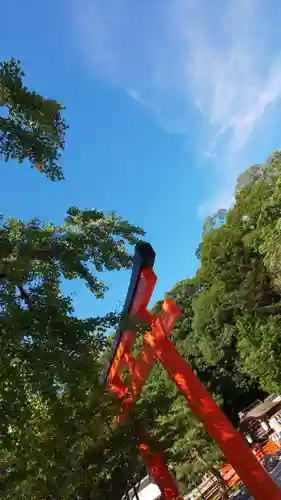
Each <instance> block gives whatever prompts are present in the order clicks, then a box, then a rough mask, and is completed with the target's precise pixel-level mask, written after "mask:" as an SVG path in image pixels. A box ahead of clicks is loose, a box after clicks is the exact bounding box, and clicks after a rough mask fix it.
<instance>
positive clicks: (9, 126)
mask: <svg viewBox="0 0 281 500" xmlns="http://www.w3.org/2000/svg"><path fill="white" fill-rule="evenodd" d="M23 78H24V73H23V71H22V69H21V65H20V62H19V61H18V62H16V61H15V59H11V60H10V61H4V62H2V63H0V107H1V108H2V110H3V113H2V116H0V155H2V156H3V158H4V159H5V160H6V161H8V160H10V159H12V158H14V159H16V160H18V161H19V162H21V163H22V162H23V161H24V160H25V159H28V160H29V161H30V162H31V165H32V166H34V167H36V168H37V170H40V171H42V172H44V173H45V174H46V175H47V176H48V177H49V178H50V179H51V180H60V179H62V178H63V173H62V169H61V167H60V166H59V164H58V160H59V157H60V152H61V150H62V149H63V148H64V137H65V131H66V128H67V127H66V124H65V121H64V119H63V118H62V116H61V111H62V110H63V107H62V106H61V105H60V104H59V103H58V102H57V101H55V100H53V99H44V98H43V97H42V96H41V95H40V94H37V93H36V92H34V91H30V90H28V89H27V87H25V86H24V84H23Z"/></svg>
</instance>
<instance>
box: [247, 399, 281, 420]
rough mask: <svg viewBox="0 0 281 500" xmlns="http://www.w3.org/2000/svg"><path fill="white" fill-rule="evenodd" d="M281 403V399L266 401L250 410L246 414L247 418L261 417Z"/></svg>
mask: <svg viewBox="0 0 281 500" xmlns="http://www.w3.org/2000/svg"><path fill="white" fill-rule="evenodd" d="M277 405H280V401H270V400H268V401H264V402H263V403H261V404H259V405H258V406H256V407H255V408H253V409H252V410H250V411H248V412H247V413H246V415H245V418H246V419H248V418H260V417H263V416H264V415H265V414H266V413H268V412H269V411H270V410H271V409H272V408H274V407H275V406H277Z"/></svg>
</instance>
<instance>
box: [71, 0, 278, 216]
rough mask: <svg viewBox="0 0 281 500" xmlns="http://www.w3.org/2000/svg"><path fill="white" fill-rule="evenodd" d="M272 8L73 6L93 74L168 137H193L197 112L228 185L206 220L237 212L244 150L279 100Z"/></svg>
mask: <svg viewBox="0 0 281 500" xmlns="http://www.w3.org/2000/svg"><path fill="white" fill-rule="evenodd" d="M270 3H271V2H270V0H269V1H268V2H266V1H265V0H235V1H231V0H218V1H217V2H210V1H209V0H154V1H153V2H151V1H149V0H142V1H141V2H133V1H132V0H118V2H116V1H115V0H87V1H86V2H83V9H82V8H81V3H80V2H78V0H73V6H74V11H73V12H75V16H73V20H74V22H75V25H76V27H77V28H78V29H79V30H80V31H79V33H80V35H79V40H80V42H81V46H82V48H83V50H84V53H85V56H86V58H87V59H88V61H89V62H90V63H91V64H92V65H93V67H94V70H95V72H97V73H99V74H100V75H102V76H103V77H106V78H108V79H110V80H111V81H112V83H113V84H115V85H117V86H120V87H121V88H123V89H124V90H125V91H126V92H127V93H128V94H129V95H130V96H131V97H132V98H133V99H135V100H136V101H138V102H139V103H140V104H141V105H143V104H145V105H146V106H148V107H149V108H150V109H151V111H152V112H153V113H154V114H155V116H156V117H157V118H158V119H159V120H160V121H161V123H162V124H163V125H164V126H165V128H166V129H167V130H168V131H169V132H173V133H182V134H187V133H188V130H189V128H190V123H189V120H188V117H189V114H190V110H191V108H192V107H194V106H195V107H196V108H197V109H198V112H200V114H201V117H202V127H203V129H204V134H203V140H202V137H201V136H200V137H198V148H200V150H201V151H202V159H203V157H205V159H206V157H208V159H209V161H210V163H211V164H213V165H214V170H213V175H214V178H215V177H217V178H218V177H220V178H221V182H220V183H219V184H218V183H214V184H216V185H217V187H216V188H215V192H214V194H210V200H207V201H206V202H205V203H204V202H203V203H202V204H201V206H200V213H201V214H205V212H209V211H210V210H211V209H216V208H220V206H221V205H220V204H221V203H224V204H229V203H230V202H231V199H232V193H233V185H234V181H235V177H236V175H237V173H238V172H239V170H240V169H241V167H245V166H246V165H245V164H244V163H243V154H244V152H245V150H246V149H247V145H248V144H249V141H250V140H252V138H253V134H254V132H255V129H256V126H257V124H260V123H261V121H262V120H263V119H264V117H265V115H266V112H267V111H268V110H269V109H270V106H272V105H273V104H274V103H276V102H278V99H279V98H280V95H281V56H280V53H279V52H278V51H276V46H278V42H280V41H281V38H279V39H278V29H279V27H278V23H277V24H276V23H274V13H272V12H271V13H270V6H269V4H270ZM273 3H274V4H275V15H276V16H277V17H278V14H279V16H280V13H281V11H280V9H279V12H277V11H278V8H277V3H276V2H273ZM273 3H272V5H273ZM274 27H275V28H274ZM272 109H273V108H272ZM241 162H242V163H241Z"/></svg>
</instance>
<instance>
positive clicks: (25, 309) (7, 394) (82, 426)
mask: <svg viewBox="0 0 281 500" xmlns="http://www.w3.org/2000/svg"><path fill="white" fill-rule="evenodd" d="M22 77H23V73H22V71H21V69H20V65H19V64H18V63H16V62H15V61H14V60H11V61H10V62H4V63H2V64H1V65H0V104H1V105H2V106H4V107H6V111H8V112H7V113H6V114H7V116H5V117H3V118H1V119H0V131H1V135H0V153H2V155H3V156H4V159H5V160H8V159H10V158H15V159H17V160H18V161H23V160H24V159H27V160H29V161H30V162H31V164H32V165H34V166H37V167H38V164H40V165H41V166H40V170H42V172H43V173H45V174H46V176H47V177H49V178H50V179H52V180H55V179H57V180H59V179H62V177H63V174H62V171H61V169H60V167H59V165H58V163H57V161H58V158H59V154H60V150H61V149H62V148H63V144H64V132H65V130H66V125H65V122H64V119H63V118H62V117H61V115H60V112H61V110H62V108H61V106H60V105H59V104H58V103H57V102H56V101H54V100H49V99H43V98H42V97H41V96H40V95H39V94H37V93H35V92H30V91H29V90H28V89H27V88H25V87H24V86H23V84H22ZM143 234H144V232H143V230H142V229H140V228H139V227H136V226H134V225H131V224H130V223H129V222H127V221H126V220H123V219H122V218H121V217H119V216H118V215H116V214H115V213H109V214H107V215H106V214H104V213H103V212H101V211H98V210H95V209H92V210H80V209H78V208H77V207H71V208H70V209H69V210H68V211H67V215H66V217H65V219H64V222H63V223H62V224H61V225H56V224H54V223H51V222H50V223H43V222H40V221H39V220H38V219H37V218H34V219H32V220H30V221H29V222H24V221H21V220H20V219H6V218H4V216H2V217H1V220H0V242H1V245H0V353H1V370H0V467H1V468H0V490H1V498H3V499H10V498H11V499H12V498H13V499H17V498H18V499H21V498H26V499H29V498H30V499H33V498H34V499H36V498H53V499H54V498H60V499H64V498H65V499H69V498H75V499H76V498H77V499H78V498H83V499H86V498H87V499H88V498H94V499H99V498H100V499H104V498H108V499H110V498H112V499H115V498H116V492H117V495H118V492H120V495H121V494H122V493H123V492H124V491H125V489H126V488H127V487H128V484H129V483H130V481H131V480H133V479H135V478H136V477H137V475H138V473H139V472H140V471H141V470H142V465H141V463H140V461H139V459H138V458H137V453H136V447H135V443H134V441H133V440H132V437H131V435H129V433H128V428H124V427H123V428H120V429H118V428H116V426H115V423H114V415H115V412H116V407H115V402H113V401H112V400H111V399H110V398H109V397H108V395H107V394H106V392H105V388H104V387H102V386H101V385H100V382H99V377H100V372H101V370H102V368H103V367H102V353H103V352H104V350H105V348H106V345H107V339H106V336H105V333H106V331H107V330H108V328H112V327H113V326H115V325H116V321H117V318H116V315H115V314H113V313H110V314H108V315H107V316H105V317H90V318H79V317H77V316H76V314H75V311H74V309H73V306H72V301H71V298H70V297H68V296H67V295H65V294H64V293H63V290H62V282H63V281H65V280H76V279H80V280H82V281H83V282H84V283H85V286H87V287H88V288H89V289H90V291H91V292H92V294H93V297H96V298H102V297H103V295H104V293H105V292H106V285H105V284H104V283H103V282H102V281H101V278H100V276H101V273H102V271H111V270H119V269H126V268H130V266H131V253H129V252H128V248H129V247H130V245H134V244H135V243H136V242H137V240H138V238H139V237H141V236H143Z"/></svg>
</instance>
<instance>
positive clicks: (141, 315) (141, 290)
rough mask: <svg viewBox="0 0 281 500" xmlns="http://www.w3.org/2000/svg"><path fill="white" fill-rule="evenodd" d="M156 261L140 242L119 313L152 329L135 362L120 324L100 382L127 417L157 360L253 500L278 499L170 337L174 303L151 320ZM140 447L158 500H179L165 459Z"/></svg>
mask: <svg viewBox="0 0 281 500" xmlns="http://www.w3.org/2000/svg"><path fill="white" fill-rule="evenodd" d="M154 259H155V253H154V251H153V249H152V247H151V245H150V244H148V243H141V244H139V245H137V246H136V252H135V257H134V266H133V271H132V276H131V281H130V285H129V290H128V294H127V298H126V301H125V306H124V310H123V317H124V318H126V317H127V318H131V319H133V318H137V319H139V320H142V321H145V322H146V323H149V324H150V326H151V330H150V331H148V332H146V333H145V334H144V343H143V348H142V351H141V352H140V353H139V355H138V357H137V359H136V358H134V357H133V355H132V347H133V344H134V341H135V338H136V332H134V331H133V330H128V331H127V330H126V331H123V330H122V322H121V326H120V328H119V329H118V331H117V333H116V336H115V339H114V342H113V346H112V351H111V357H110V361H109V364H108V366H107V368H106V371H105V376H104V380H105V381H106V383H107V386H108V388H109V390H110V391H111V392H113V393H114V394H116V396H117V397H118V398H120V399H121V398H122V407H121V412H120V415H119V416H118V420H119V421H120V420H121V419H123V418H126V414H127V412H128V411H129V409H130V408H131V407H132V405H133V403H134V400H135V399H136V397H137V395H138V394H139V393H140V391H141V389H142V387H143V385H144V384H145V381H146V380H147V378H148V376H149V374H150V372H151V370H152V368H153V365H154V363H155V361H156V360H157V359H158V360H159V361H160V362H161V363H162V365H163V367H164V368H165V369H166V370H167V372H168V374H169V376H170V378H171V379H172V380H173V381H174V383H175V384H176V385H177V387H178V388H179V389H180V391H181V392H182V393H183V395H184V397H185V399H186V401H187V404H188V405H189V407H190V408H191V409H192V410H193V412H194V413H195V414H196V415H197V417H198V418H199V420H200V421H201V422H202V424H203V425H204V427H205V429H206V430H207V432H208V433H209V434H210V435H211V436H212V437H213V438H214V439H215V441H216V442H217V444H218V446H219V447H220V449H221V451H222V453H223V454H224V455H225V457H226V458H227V459H228V460H229V462H230V463H231V464H232V466H233V467H234V469H235V470H236V472H237V474H238V475H239V476H240V478H241V480H242V481H243V482H244V484H245V485H246V486H247V487H248V489H249V491H250V492H251V494H252V495H253V497H254V498H255V499H257V500H265V499H267V498H268V499H270V500H281V490H280V489H279V488H278V486H277V485H276V484H275V482H274V481H273V480H272V479H271V478H270V477H269V475H268V474H267V473H266V471H265V470H264V468H263V467H262V466H261V464H260V463H259V461H258V460H257V459H256V457H255V456H254V454H253V453H252V452H251V450H250V448H249V447H248V445H247V444H246V442H245V441H244V439H243V437H242V435H241V434H240V433H239V432H238V431H236V430H235V428H234V427H233V425H232V424H231V422H230V421H229V420H228V419H227V417H226V416H225V415H224V413H223V412H222V411H221V409H220V408H219V406H218V405H217V404H216V402H215V401H214V400H213V398H212V397H211V396H210V394H209V393H208V392H207V391H206V389H205V388H204V387H203V385H202V384H201V382H200V381H199V379H198V378H197V377H196V375H195V374H194V373H193V371H192V369H191V368H190V366H189V365H188V363H187V362H186V361H185V360H184V359H183V358H182V357H181V356H180V354H179V353H178V352H177V350H176V348H175V347H174V345H173V343H172V342H171V341H170V339H169V338H168V337H169V336H170V334H171V332H172V329H173V326H174V324H175V322H176V320H177V318H178V317H179V315H180V311H179V309H178V308H177V306H176V305H175V303H174V302H173V301H172V300H165V301H164V303H163V307H162V310H161V312H160V314H159V315H158V316H153V315H152V314H151V313H150V312H149V311H148V310H147V306H148V303H149V300H150V298H151V295H152V292H153V289H154V287H155V283H156V279H157V278H156V275H155V273H154V271H153V264H154ZM124 366H127V368H128V369H129V372H130V374H131V381H130V386H129V387H127V386H126V385H125V384H124V382H123V381H122V380H121V377H120V375H121V373H122V369H123V368H124ZM138 446H139V450H140V453H141V454H142V457H143V460H144V462H145V464H146V466H147V468H148V470H149V471H150V473H151V475H152V476H153V477H154V479H155V481H156V483H157V484H158V486H159V489H160V491H161V494H162V497H161V498H162V499H163V500H171V499H175V498H177V499H181V498H182V497H181V495H180V493H179V491H178V487H177V485H176V483H175V480H174V477H173V475H172V474H171V473H170V471H169V470H168V468H167V466H166V465H165V462H164V458H163V457H162V456H161V455H158V454H155V453H152V452H151V451H150V449H149V446H148V445H147V444H145V443H142V442H141V439H140V444H139V445H138Z"/></svg>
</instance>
